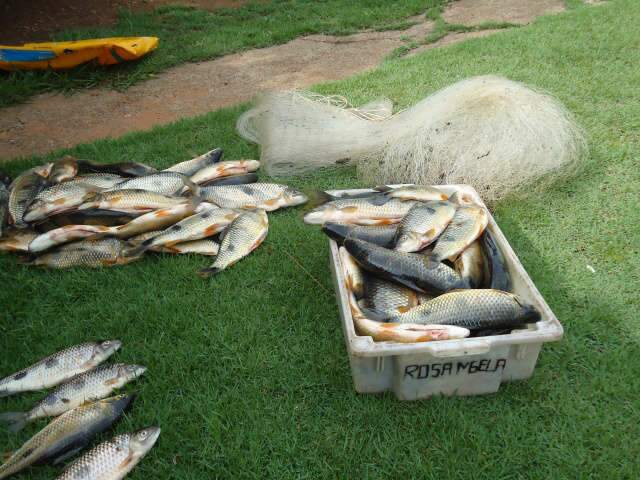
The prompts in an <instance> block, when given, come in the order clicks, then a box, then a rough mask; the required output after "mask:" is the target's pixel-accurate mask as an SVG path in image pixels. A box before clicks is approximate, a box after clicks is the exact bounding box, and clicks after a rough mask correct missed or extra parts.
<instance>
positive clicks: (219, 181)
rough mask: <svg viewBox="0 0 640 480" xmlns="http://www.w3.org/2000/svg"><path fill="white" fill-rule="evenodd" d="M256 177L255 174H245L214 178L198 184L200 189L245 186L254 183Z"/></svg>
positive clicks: (256, 179)
mask: <svg viewBox="0 0 640 480" xmlns="http://www.w3.org/2000/svg"><path fill="white" fill-rule="evenodd" d="M257 181H258V175H257V174H255V173H245V174H243V175H229V176H228V177H222V178H215V179H213V180H210V181H208V182H204V183H202V184H200V186H202V187H211V186H217V187H220V186H222V185H246V184H247V183H256V182H257Z"/></svg>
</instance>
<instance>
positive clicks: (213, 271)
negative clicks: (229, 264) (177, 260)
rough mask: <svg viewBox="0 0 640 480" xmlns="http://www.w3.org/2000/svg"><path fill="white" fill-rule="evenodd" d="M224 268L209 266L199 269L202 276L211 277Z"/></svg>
mask: <svg viewBox="0 0 640 480" xmlns="http://www.w3.org/2000/svg"><path fill="white" fill-rule="evenodd" d="M222 270H224V269H222V268H217V267H208V268H201V269H200V270H198V275H200V276H201V277H202V278H209V277H212V276H214V275H215V274H216V273H218V272H221V271H222Z"/></svg>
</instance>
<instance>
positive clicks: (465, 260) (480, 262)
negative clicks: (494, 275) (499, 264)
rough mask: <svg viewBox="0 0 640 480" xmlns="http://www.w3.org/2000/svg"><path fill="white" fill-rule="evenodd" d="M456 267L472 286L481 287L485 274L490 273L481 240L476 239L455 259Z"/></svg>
mask: <svg viewBox="0 0 640 480" xmlns="http://www.w3.org/2000/svg"><path fill="white" fill-rule="evenodd" d="M454 265H455V269H456V271H457V272H458V273H459V274H460V276H461V277H462V278H463V279H466V280H467V281H468V282H469V286H470V287H471V288H481V287H482V286H483V285H484V283H485V281H484V279H485V276H486V275H490V273H489V272H488V269H487V264H486V261H485V258H484V252H483V251H482V246H481V245H480V241H479V240H476V241H474V242H472V243H471V245H469V246H468V247H467V248H465V249H464V250H463V251H462V253H461V254H460V256H458V258H457V259H456V261H455V264H454Z"/></svg>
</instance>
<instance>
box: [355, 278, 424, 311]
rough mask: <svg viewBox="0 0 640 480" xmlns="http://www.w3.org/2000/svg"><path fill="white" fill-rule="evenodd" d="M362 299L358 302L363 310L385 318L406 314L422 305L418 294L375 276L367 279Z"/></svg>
mask: <svg viewBox="0 0 640 480" xmlns="http://www.w3.org/2000/svg"><path fill="white" fill-rule="evenodd" d="M362 297H363V298H362V300H360V301H359V302H358V304H359V305H360V306H361V307H362V308H364V309H367V310H373V311H375V312H377V313H380V314H382V315H385V316H391V315H398V314H400V313H404V312H406V311H408V310H410V309H411V308H413V307H417V306H418V305H419V304H420V298H419V296H418V293H416V292H414V291H413V290H411V289H410V288H407V287H405V286H403V285H398V284H397V283H394V282H390V281H388V280H384V279H382V278H378V277H376V276H374V275H370V276H369V277H367V279H366V281H365V282H364V292H363V295H362Z"/></svg>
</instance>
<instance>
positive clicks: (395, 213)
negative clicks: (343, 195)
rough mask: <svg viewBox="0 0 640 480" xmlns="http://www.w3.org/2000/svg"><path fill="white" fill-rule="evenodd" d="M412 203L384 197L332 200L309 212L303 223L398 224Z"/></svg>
mask: <svg viewBox="0 0 640 480" xmlns="http://www.w3.org/2000/svg"><path fill="white" fill-rule="evenodd" d="M414 203H415V202H413V201H409V202H403V201H401V200H398V199H395V198H387V197H385V196H377V197H368V198H349V199H344V200H342V199H341V200H333V201H331V202H327V203H324V204H322V205H320V206H319V207H316V208H314V209H313V210H311V211H309V212H308V213H307V214H306V215H305V216H304V222H305V223H308V224H312V225H322V224H325V223H348V224H355V225H389V224H394V223H398V222H400V220H402V218H403V217H404V216H405V215H406V214H407V212H408V211H409V209H410V208H411V207H412V206H413V205H414Z"/></svg>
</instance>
